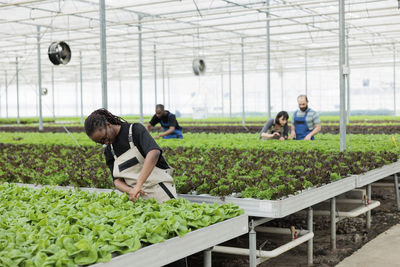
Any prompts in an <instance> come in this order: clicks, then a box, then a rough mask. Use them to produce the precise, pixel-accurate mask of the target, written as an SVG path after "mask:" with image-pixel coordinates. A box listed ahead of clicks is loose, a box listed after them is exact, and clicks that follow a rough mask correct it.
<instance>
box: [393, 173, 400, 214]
mask: <svg viewBox="0 0 400 267" xmlns="http://www.w3.org/2000/svg"><path fill="white" fill-rule="evenodd" d="M394 193H395V194H396V202H397V210H400V195H399V180H398V177H397V173H395V174H394Z"/></svg>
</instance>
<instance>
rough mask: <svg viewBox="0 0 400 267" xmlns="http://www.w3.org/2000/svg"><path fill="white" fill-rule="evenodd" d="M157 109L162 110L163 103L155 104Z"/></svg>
mask: <svg viewBox="0 0 400 267" xmlns="http://www.w3.org/2000/svg"><path fill="white" fill-rule="evenodd" d="M157 109H161V110H162V111H164V105H163V104H157V105H156V110H157Z"/></svg>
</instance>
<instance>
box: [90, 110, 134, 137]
mask: <svg viewBox="0 0 400 267" xmlns="http://www.w3.org/2000/svg"><path fill="white" fill-rule="evenodd" d="M107 122H108V123H110V124H113V125H121V124H122V123H124V122H127V121H126V120H124V119H123V118H121V117H118V116H115V115H113V114H112V113H111V112H109V111H108V110H107V109H105V108H101V109H97V110H95V111H93V112H92V113H91V114H90V115H89V116H88V117H87V118H86V120H85V131H86V134H87V135H88V136H91V135H92V134H93V133H94V132H95V131H96V130H101V129H102V128H105V127H106V123H107Z"/></svg>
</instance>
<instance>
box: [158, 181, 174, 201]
mask: <svg viewBox="0 0 400 267" xmlns="http://www.w3.org/2000/svg"><path fill="white" fill-rule="evenodd" d="M158 184H159V185H160V186H161V188H162V189H163V190H164V192H165V193H166V194H167V195H168V196H169V198H171V199H172V198H175V197H174V195H173V194H172V193H171V191H169V189H168V188H167V187H166V186H165V184H164V183H163V182H160V183H158Z"/></svg>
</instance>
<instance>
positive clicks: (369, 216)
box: [367, 184, 371, 229]
mask: <svg viewBox="0 0 400 267" xmlns="http://www.w3.org/2000/svg"><path fill="white" fill-rule="evenodd" d="M367 196H368V201H371V184H369V185H367ZM370 228H371V210H369V211H367V229H370Z"/></svg>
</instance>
